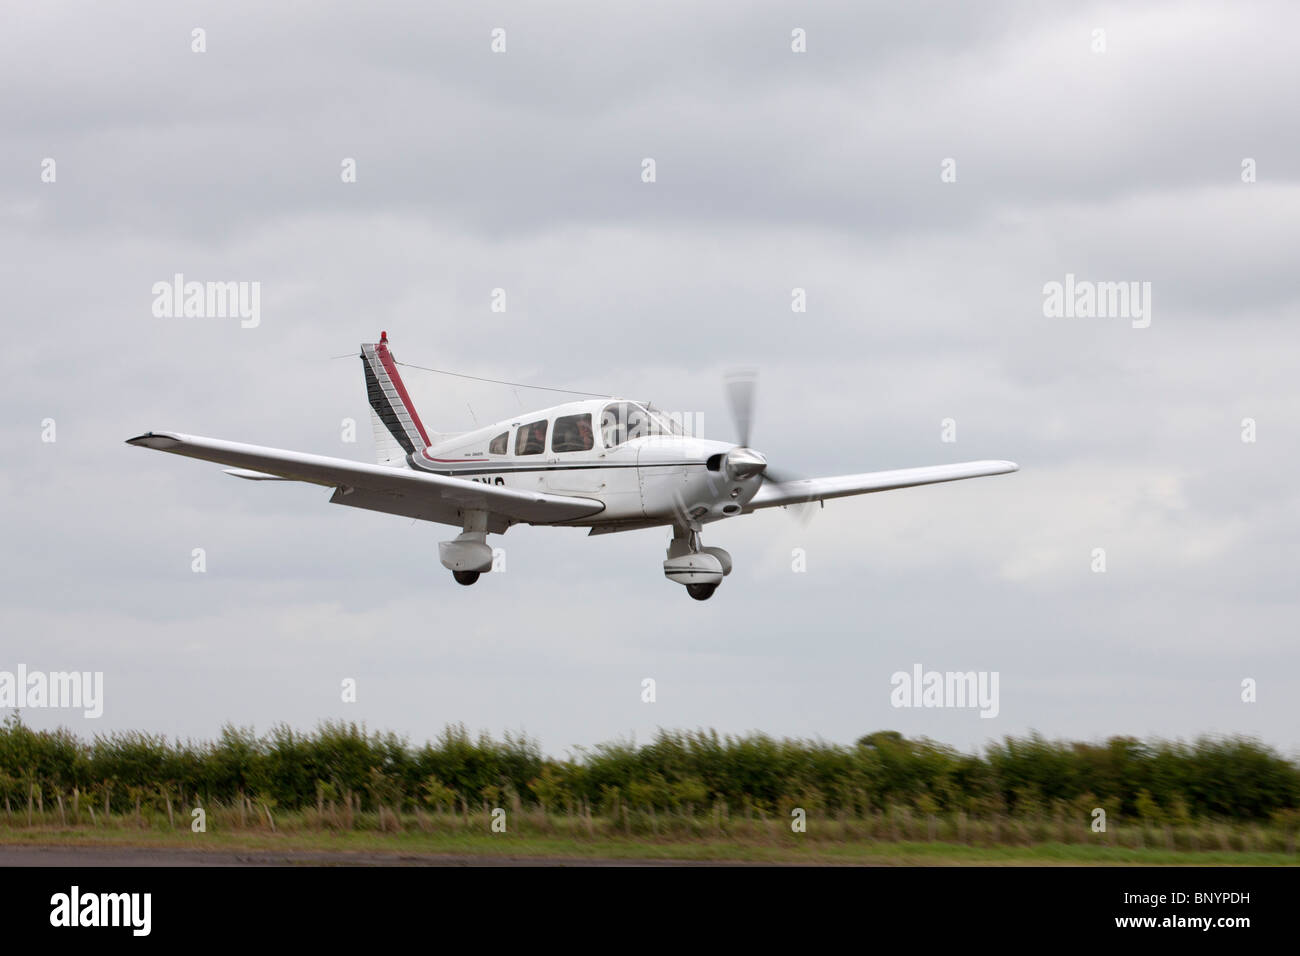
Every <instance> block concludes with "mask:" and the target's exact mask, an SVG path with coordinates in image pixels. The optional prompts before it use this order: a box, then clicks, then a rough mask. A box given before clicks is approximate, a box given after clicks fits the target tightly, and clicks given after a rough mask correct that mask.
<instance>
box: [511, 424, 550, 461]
mask: <svg viewBox="0 0 1300 956" xmlns="http://www.w3.org/2000/svg"><path fill="white" fill-rule="evenodd" d="M544 451H546V419H544V418H543V419H542V420H541V421H540V422H531V423H530V424H527V425H520V426H519V431H517V432H516V433H515V454H516V455H540V454H542V452H544Z"/></svg>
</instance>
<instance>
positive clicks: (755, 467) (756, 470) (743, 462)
mask: <svg viewBox="0 0 1300 956" xmlns="http://www.w3.org/2000/svg"><path fill="white" fill-rule="evenodd" d="M766 468H767V459H766V458H764V457H763V456H762V455H760V454H759V453H758V452H756V451H754V449H752V448H744V447H736V448H733V449H731V451H729V452H727V474H728V475H729V476H730V477H731V480H732V481H740V480H741V479H743V478H752V477H753V476H754V475H761V474H762V473H763V471H764V469H766Z"/></svg>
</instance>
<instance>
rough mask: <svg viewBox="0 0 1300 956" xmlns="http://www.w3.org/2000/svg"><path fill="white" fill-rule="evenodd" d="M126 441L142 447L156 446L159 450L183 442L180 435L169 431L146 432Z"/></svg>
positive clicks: (164, 449)
mask: <svg viewBox="0 0 1300 956" xmlns="http://www.w3.org/2000/svg"><path fill="white" fill-rule="evenodd" d="M126 443H127V444H128V445H136V446H138V447H141V448H156V449H158V450H159V451H166V450H167V449H169V448H175V447H176V446H177V445H179V444H181V443H182V442H181V438H180V436H179V435H174V434H170V433H168V432H145V433H144V434H143V435H136V436H135V437H134V438H128V439H127V440H126Z"/></svg>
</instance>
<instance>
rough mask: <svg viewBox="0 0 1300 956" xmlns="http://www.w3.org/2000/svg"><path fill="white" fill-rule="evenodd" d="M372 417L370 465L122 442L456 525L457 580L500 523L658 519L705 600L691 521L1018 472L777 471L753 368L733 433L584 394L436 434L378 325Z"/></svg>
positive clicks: (369, 377) (697, 523) (636, 523)
mask: <svg viewBox="0 0 1300 956" xmlns="http://www.w3.org/2000/svg"><path fill="white" fill-rule="evenodd" d="M361 360H362V365H363V367H364V369H365V376H366V392H367V394H368V395H369V398H370V408H371V410H372V416H371V417H372V418H373V420H374V426H375V445H376V457H377V462H376V464H373V465H370V464H365V463H362V462H357V461H350V460H348V459H344V458H329V457H326V456H323V455H309V454H306V453H304V452H297V451H287V450H285V449H282V448H266V447H263V446H261V445H245V444H242V443H240V442H231V441H222V440H220V439H216V438H201V437H199V436H196V435H182V434H179V433H177V432H147V433H146V434H144V435H140V436H139V437H137V438H131V439H128V441H127V444H130V445H141V446H143V447H145V448H154V449H157V450H158V451H165V452H170V453H171V454H174V455H185V456H187V457H190V458H201V459H203V460H204V461H213V462H217V463H219V464H222V465H230V466H232V467H230V468H228V469H226V473H227V474H230V475H234V476H236V477H238V478H247V479H250V480H253V481H303V482H308V483H311V484H316V485H324V486H325V487H329V488H333V489H334V494H333V495H332V496H331V497H330V501H331V502H333V503H334V504H339V505H350V506H352V507H354V508H365V509H368V510H371V511H383V512H386V513H388V514H395V515H405V516H406V517H409V518H420V519H422V520H424V521H436V522H439V523H441V524H449V525H453V526H456V527H459V528H460V529H461V533H460V534H459V535H458V536H457V537H456V538H455V539H454V540H452V541H443V542H441V543H440V544H439V545H438V557H439V558H440V560H441V561H442V564H443V566H444V567H446V568H448V569H449V570H450V571H451V573H452V575H453V576H454V577H455V579H456V580H457V581H458V582H460V583H461V584H473V583H474V582H475V581H477V580H478V577H479V575H480V574H481V573H483V572H484V571H490V570H491V569H492V562H493V554H492V548H491V547H489V546H488V544H487V536H488V535H489V534H502V533H504V532H505V531H506V530H507V529H508V528H509V527H510V526H511V525H516V524H531V525H553V526H560V527H582V528H590V529H591V530H590V532H589V534H608V533H610V532H613V531H631V530H633V529H637V528H653V527H659V526H669V527H671V528H672V532H673V537H672V541H671V542H670V543H669V545H668V557H667V560H665V561H664V563H663V569H664V575H665V576H666V577H667V578H668V579H669V580H670V581H676V582H677V583H678V584H684V585H685V586H686V590H687V592H689V594H690V596H691V597H693V598H695V599H696V600H698V601H704V600H707V599H708V598H710V597H712V596H713V592H714V591H715V590H716V589H717V587H718V584H719V583H721V581H722V579H723V578H724V577H725V576H726V575H728V574H730V573H731V567H732V564H731V555H729V554H728V553H727V552H726V551H724V550H723V549H722V548H715V547H704V546H703V545H702V543H701V541H700V531H701V529H702V527H703V526H704V525H706V524H709V523H711V522H714V521H720V520H722V519H724V518H732V517H735V516H737V515H742V514H749V513H751V512H753V511H756V510H758V509H759V508H776V507H782V506H787V505H799V504H804V503H810V502H824V501H825V499H827V498H840V497H844V496H846V495H862V494H868V493H870V492H874V491H890V490H892V489H894V488H910V487H912V486H914V485H928V484H935V483H937V482H943V481H958V480H961V479H963V478H979V477H981V476H984V475H1001V474H1006V473H1007V472H1012V471H1017V470H1018V468H1019V466H1017V465H1016V464H1015V463H1013V462H1009V461H968V462H961V463H959V464H955V465H934V466H931V467H928V468H904V469H900V470H897V471H875V472H869V473H867V474H860V475H841V476H838V477H833V478H803V479H792V478H781V477H780V476H779V475H777V474H775V473H774V472H773V471H772V469H769V468H768V464H767V459H766V458H764V457H763V456H762V455H761V454H759V453H758V452H757V451H755V450H754V449H752V448H750V447H749V432H750V425H751V418H752V412H753V396H754V386H753V379H752V378H735V379H732V380H730V381H729V382H728V398H729V400H730V405H731V410H732V414H733V416H734V418H735V420H736V427H737V431H738V433H739V437H740V442H739V443H738V444H737V443H733V442H722V441H708V440H706V439H703V438H695V437H691V436H689V435H687V434H685V432H684V430H683V429H682V427H681V425H680V423H678V422H676V421H674V420H673V419H672V418H671V417H670V416H668V415H666V414H664V413H663V412H661V411H659V410H658V409H656V408H654V406H652V405H650V404H648V403H645V402H635V401H631V400H627V399H612V398H609V399H607V398H600V399H588V400H585V401H579V402H569V403H567V404H564V405H556V406H555V407H553V408H544V409H540V410H538V411H535V412H529V413H527V414H522V415H516V416H514V417H513V418H512V419H509V420H505V421H500V422H497V423H496V424H495V425H489V426H487V427H485V428H479V429H475V430H474V431H472V432H464V433H461V434H442V433H439V432H432V431H429V430H428V429H427V428H425V426H424V424H423V422H421V421H420V416H419V415H418V414H417V413H416V411H415V407H414V406H413V405H412V404H411V398H410V396H409V395H408V394H407V391H406V387H405V386H404V385H403V384H402V378H401V376H400V375H399V374H398V372H397V366H396V364H395V360H394V358H393V355H392V352H390V351H389V348H388V333H387V332H382V333H380V336H379V341H378V342H375V343H370V344H363V345H362V346H361Z"/></svg>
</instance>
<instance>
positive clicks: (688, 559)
mask: <svg viewBox="0 0 1300 956" xmlns="http://www.w3.org/2000/svg"><path fill="white" fill-rule="evenodd" d="M730 573H731V555H729V554H728V553H727V552H726V551H724V550H722V549H721V548H706V547H703V546H702V545H701V544H700V533H699V531H697V530H694V529H691V528H683V527H679V526H674V527H673V540H672V541H670V542H669V543H668V560H666V561H665V562H664V577H666V578H667V579H668V580H669V581H676V582H677V583H678V584H683V585H685V586H686V593H687V594H689V595H690V596H691V597H693V598H694V599H695V600H697V601H707V600H708V599H709V598H711V597H713V592H714V591H716V590H717V589H718V585H719V584H721V583H722V579H723V578H724V577H726V576H727V575H728V574H730Z"/></svg>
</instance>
